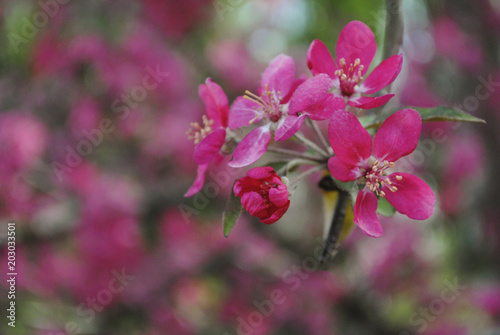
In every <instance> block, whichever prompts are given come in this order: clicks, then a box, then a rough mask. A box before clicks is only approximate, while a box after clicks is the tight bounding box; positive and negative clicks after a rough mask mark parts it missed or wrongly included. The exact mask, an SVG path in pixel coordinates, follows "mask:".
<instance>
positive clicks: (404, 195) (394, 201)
mask: <svg viewBox="0 0 500 335" xmlns="http://www.w3.org/2000/svg"><path fill="white" fill-rule="evenodd" d="M396 176H401V177H403V179H401V180H397V178H396ZM389 178H390V180H391V182H392V185H393V186H396V187H397V191H396V192H391V191H390V190H389V189H387V187H386V186H384V187H382V191H384V192H385V197H386V198H387V201H389V203H390V204H391V205H393V206H394V208H395V209H396V210H397V211H398V212H400V213H402V214H406V215H408V217H409V218H410V219H415V220H425V219H428V218H430V217H431V216H432V213H433V212H434V204H435V203H436V196H435V195H434V192H433V191H432V189H431V188H430V187H429V185H427V184H426V183H425V182H424V181H423V180H422V179H420V178H418V177H416V176H414V175H412V174H409V173H401V172H395V173H392V174H391V175H389Z"/></svg>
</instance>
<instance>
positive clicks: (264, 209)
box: [233, 166, 290, 224]
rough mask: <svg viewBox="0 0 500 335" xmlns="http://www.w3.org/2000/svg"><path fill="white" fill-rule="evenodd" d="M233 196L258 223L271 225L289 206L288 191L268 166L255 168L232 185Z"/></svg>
mask: <svg viewBox="0 0 500 335" xmlns="http://www.w3.org/2000/svg"><path fill="white" fill-rule="evenodd" d="M233 190H234V194H235V195H236V196H237V197H241V204H242V205H243V207H244V208H245V209H246V210H247V212H248V213H250V214H251V215H252V216H255V217H258V218H259V219H260V222H262V223H265V224H271V223H274V222H276V221H278V220H279V219H281V217H282V216H283V214H285V212H286V211H287V210H288V207H289V206H290V200H288V189H287V187H286V185H285V184H283V182H282V181H281V178H280V176H278V174H277V173H276V172H275V171H274V169H273V168H272V167H270V166H266V167H256V168H253V169H251V170H249V171H248V172H247V175H246V176H245V177H242V178H240V179H238V180H237V181H236V183H235V184H234V189H233Z"/></svg>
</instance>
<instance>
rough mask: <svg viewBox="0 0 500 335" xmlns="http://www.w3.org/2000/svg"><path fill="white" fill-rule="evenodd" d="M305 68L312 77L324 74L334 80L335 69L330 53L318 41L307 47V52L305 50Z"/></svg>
mask: <svg viewBox="0 0 500 335" xmlns="http://www.w3.org/2000/svg"><path fill="white" fill-rule="evenodd" d="M307 66H308V67H309V69H310V70H311V72H312V74H313V75H317V74H319V73H326V74H327V75H329V76H330V78H335V70H336V69H337V67H336V65H335V62H334V61H333V58H332V55H331V54H330V51H328V48H327V47H326V45H325V44H324V43H323V42H321V41H320V40H314V41H312V43H311V45H310V46H309V50H307Z"/></svg>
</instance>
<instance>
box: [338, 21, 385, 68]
mask: <svg viewBox="0 0 500 335" xmlns="http://www.w3.org/2000/svg"><path fill="white" fill-rule="evenodd" d="M376 52H377V43H376V42H375V35H374V34H373V32H372V31H371V30H370V28H369V27H368V26H367V25H366V24H364V23H363V22H361V21H352V22H349V23H348V24H347V25H346V26H345V27H344V29H342V31H341V32H340V35H339V39H338V41H337V46H336V47H335V53H336V61H337V63H338V62H339V60H340V59H341V58H344V59H345V61H346V64H347V67H349V64H352V63H354V61H355V60H356V58H359V59H360V61H361V65H363V70H362V71H361V73H362V75H364V74H365V73H366V71H367V70H368V68H369V67H370V64H371V62H372V60H373V57H374V56H375V53H376Z"/></svg>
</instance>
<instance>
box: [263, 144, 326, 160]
mask: <svg viewBox="0 0 500 335" xmlns="http://www.w3.org/2000/svg"><path fill="white" fill-rule="evenodd" d="M267 151H269V152H274V153H277V154H280V155H285V156H292V157H298V158H303V159H307V160H309V161H313V162H319V163H323V162H324V161H325V160H324V159H323V158H321V157H317V156H313V155H310V154H308V153H305V152H298V151H294V150H288V149H282V148H273V147H268V148H267Z"/></svg>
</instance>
